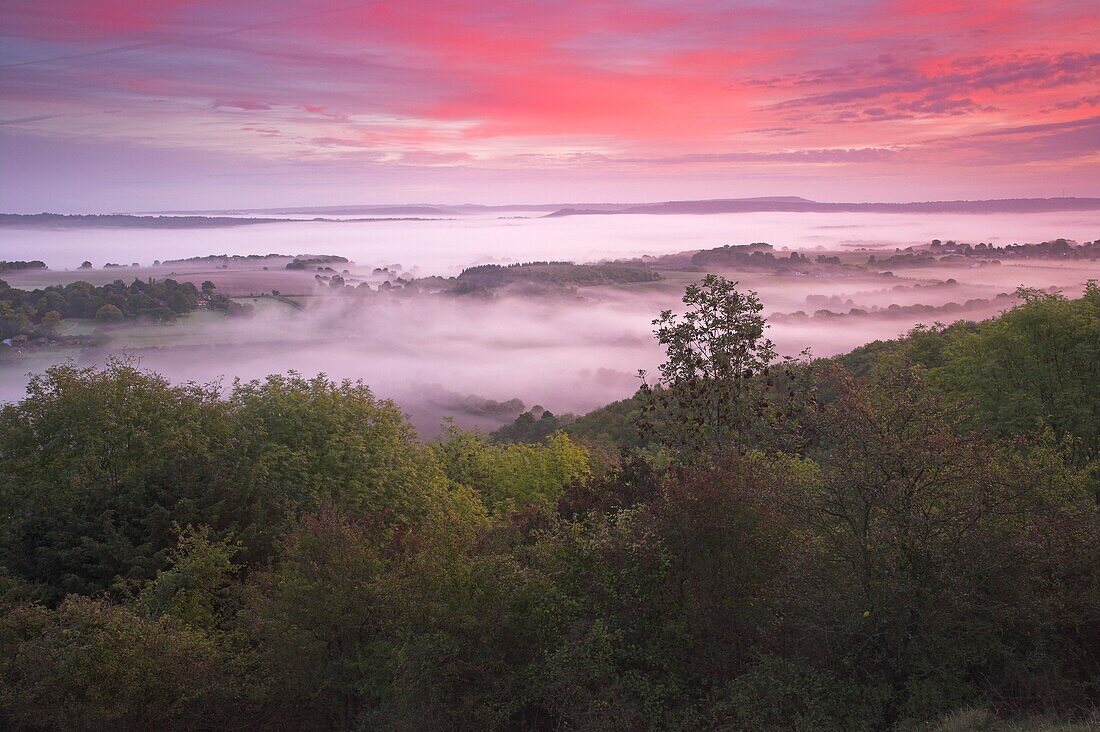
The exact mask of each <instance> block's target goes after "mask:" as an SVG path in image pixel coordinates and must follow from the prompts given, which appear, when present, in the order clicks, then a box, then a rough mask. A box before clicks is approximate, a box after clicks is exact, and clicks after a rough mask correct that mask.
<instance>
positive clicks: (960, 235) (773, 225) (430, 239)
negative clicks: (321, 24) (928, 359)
mask: <svg viewBox="0 0 1100 732" xmlns="http://www.w3.org/2000/svg"><path fill="white" fill-rule="evenodd" d="M515 216H517V217H503V218H502V217H497V216H495V215H493V216H467V217H459V218H454V219H434V220H424V221H396V220H376V221H356V222H304V223H299V222H286V223H275V224H257V225H253V226H240V227H228V228H223V229H183V230H178V229H177V230H164V229H98V230H96V229H70V230H63V229H62V230H46V231H43V230H32V229H0V259H42V260H45V261H46V263H47V264H48V265H50V267H51V268H53V269H75V268H76V267H78V266H79V265H80V263H81V262H82V261H84V260H85V259H89V260H91V261H92V263H93V264H95V265H96V266H99V265H100V264H102V263H104V262H121V263H123V264H130V263H131V262H140V263H142V264H150V263H151V262H152V261H153V260H155V259H160V260H165V259H182V258H185V257H194V256H202V255H206V254H222V253H228V254H267V253H270V252H281V253H286V254H300V253H303V252H311V253H324V254H340V255H342V256H345V257H348V258H349V259H352V260H354V261H356V262H358V263H359V264H361V265H368V264H370V265H372V266H377V265H379V264H389V263H393V262H399V263H401V264H403V265H405V266H406V267H411V266H414V265H415V266H418V267H419V268H420V269H421V271H423V272H425V273H428V274H455V273H456V272H457V271H458V270H459V269H461V268H463V267H467V266H469V265H471V264H484V263H486V262H521V261H530V260H532V259H557V260H574V261H577V262H592V261H597V260H600V259H605V258H606V259H619V258H623V257H635V256H640V255H642V254H668V253H671V252H678V251H684V250H687V249H709V248H710V247H715V246H720V245H722V244H747V243H750V242H756V241H763V242H768V243H770V244H772V245H774V246H775V247H776V248H777V249H778V248H780V247H783V246H788V247H790V248H792V249H813V248H815V247H822V248H825V249H837V248H852V247H858V246H868V247H879V246H887V247H889V248H893V247H895V246H900V247H903V248H904V247H906V246H909V245H911V244H926V243H928V242H929V241H931V240H932V239H937V238H938V239H945V240H946V239H956V240H958V241H969V242H978V241H984V242H993V243H994V244H997V245H1003V244H1010V243H1013V242H1037V241H1045V240H1049V239H1056V238H1058V237H1064V238H1067V239H1076V240H1078V241H1092V240H1093V239H1095V238H1097V237H1098V236H1100V211H1078V212H1063V213H1037V214H875V213H746V214H712V215H664V216H655V215H615V216H565V217H561V218H545V217H544V212H538V213H535V214H532V215H531V217H528V218H522V214H516V215H515Z"/></svg>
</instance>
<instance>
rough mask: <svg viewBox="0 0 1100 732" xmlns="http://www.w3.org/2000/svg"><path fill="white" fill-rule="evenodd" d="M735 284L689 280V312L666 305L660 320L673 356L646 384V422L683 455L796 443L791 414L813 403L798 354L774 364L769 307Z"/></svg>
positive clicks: (661, 337)
mask: <svg viewBox="0 0 1100 732" xmlns="http://www.w3.org/2000/svg"><path fill="white" fill-rule="evenodd" d="M736 286H737V283H736V282H730V281H729V280H727V279H725V278H723V277H720V276H718V275H713V274H708V275H706V276H705V277H704V278H703V280H702V282H701V283H699V284H691V285H688V287H687V289H686V291H685V293H684V298H683V302H684V305H685V306H686V308H687V309H686V311H685V312H684V313H683V315H676V314H674V313H673V312H672V311H671V310H666V311H665V312H663V313H661V317H660V318H658V319H656V320H654V321H653V325H655V326H657V327H656V329H655V330H654V331H653V332H654V335H656V337H657V342H658V343H660V345H661V346H662V347H663V348H664V349H665V351H666V353H667V360H666V361H665V362H664V363H663V364H661V377H660V379H659V380H658V383H657V384H656V386H655V387H653V388H651V387H650V386H649V385H648V384H645V383H643V389H642V404H643V409H642V412H641V415H640V417H639V424H640V427H641V429H642V431H643V434H647V435H649V436H651V437H653V438H655V439H656V440H657V441H659V442H660V443H661V444H663V445H664V446H666V447H667V448H669V449H670V450H672V451H673V452H674V453H675V454H676V455H677V456H678V457H679V458H680V459H685V460H691V459H697V458H699V457H705V456H706V455H707V454H709V453H710V452H712V451H718V452H722V451H724V450H728V449H730V448H731V447H732V448H734V449H739V450H745V449H748V447H749V445H750V444H752V443H756V444H757V445H759V444H761V443H762V442H766V441H775V443H776V446H779V444H780V443H781V442H782V443H785V442H788V441H790V440H792V439H793V440H794V441H795V443H797V441H798V436H797V435H796V434H794V433H789V432H788V430H787V427H788V426H789V425H794V426H797V425H798V422H797V421H795V420H793V419H792V416H793V415H795V414H797V413H799V412H801V411H803V410H804V409H805V408H806V407H807V406H808V405H809V404H810V403H811V402H812V398H813V397H812V393H811V392H810V390H809V389H808V385H804V384H803V383H802V382H804V381H806V377H807V376H808V375H809V371H808V369H807V368H806V367H804V366H803V367H800V365H799V364H797V363H796V362H795V361H793V360H791V359H784V361H783V363H782V365H781V366H777V365H775V361H776V352H775V347H774V345H773V344H772V342H771V341H770V340H768V339H767V338H765V337H764V329H765V328H766V327H767V324H766V323H765V321H764V318H763V317H762V316H761V315H760V311H761V310H762V309H763V307H764V306H763V305H762V304H761V303H760V300H759V298H757V296H756V293H755V292H751V291H750V292H747V293H742V292H740V291H738V290H737V287H736ZM641 375H642V376H643V378H644V376H645V373H644V372H643V373H642V374H641ZM784 433H787V434H784ZM783 447H788V445H785V444H784V445H783Z"/></svg>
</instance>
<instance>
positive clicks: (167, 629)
mask: <svg viewBox="0 0 1100 732" xmlns="http://www.w3.org/2000/svg"><path fill="white" fill-rule="evenodd" d="M0 651H2V653H0V657H2V658H3V659H4V660H3V661H0V669H2V674H3V676H2V680H3V684H2V689H0V706H2V708H3V710H4V712H5V714H6V721H7V723H8V724H9V725H11V728H14V729H71V730H101V729H122V730H135V731H136V730H143V729H164V730H186V729H200V728H215V727H218V726H220V725H222V724H224V723H226V722H227V721H229V720H231V719H232V718H233V716H234V715H233V712H232V710H233V704H232V702H231V699H232V697H233V688H232V685H231V679H230V678H228V677H227V675H226V674H225V673H224V667H223V665H222V663H221V658H220V657H219V653H218V649H217V648H216V647H215V646H214V644H213V643H211V642H210V640H209V639H207V638H206V637H204V636H203V635H202V634H201V633H198V632H195V631H193V630H190V629H188V628H185V627H182V626H179V625H177V624H175V623H174V622H172V621H171V620H170V619H168V618H160V619H149V618H145V617H142V616H140V615H137V614H135V613H134V612H133V611H131V610H130V609H128V608H125V607H121V606H117V605H111V604H109V603H108V602H107V601H105V600H100V599H91V598H86V597H79V596H73V597H71V598H69V599H67V600H65V601H64V602H63V603H62V604H61V605H60V606H59V607H58V608H57V609H56V610H55V611H48V610H46V609H44V608H41V607H34V606H27V607H20V608H17V609H15V610H14V611H12V612H10V613H8V614H7V615H6V616H5V617H4V618H3V620H2V621H0ZM226 713H228V716H227V714H226ZM238 721H239V720H238Z"/></svg>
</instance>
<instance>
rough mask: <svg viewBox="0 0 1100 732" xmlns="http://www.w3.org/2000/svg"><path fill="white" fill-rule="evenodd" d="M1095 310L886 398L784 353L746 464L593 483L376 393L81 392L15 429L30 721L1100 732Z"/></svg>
mask: <svg viewBox="0 0 1100 732" xmlns="http://www.w3.org/2000/svg"><path fill="white" fill-rule="evenodd" d="M711 284H712V285H713V286H714V287H716V288H718V290H719V291H720V293H719V295H720V296H719V297H718V299H717V302H727V303H734V301H735V300H736V298H734V297H733V295H732V293H731V292H730V291H729V290H728V289H726V285H728V283H726V284H725V285H723V284H722V283H720V282H712V283H711ZM722 292H725V293H726V294H728V295H729V299H725V295H722V294H721V293H722ZM703 294H704V293H697V295H698V297H699V298H702V297H703ZM710 294H713V293H710ZM710 294H707V295H706V296H707V297H709V296H710ZM1086 296H1087V297H1091V298H1095V297H1096V295H1095V294H1094V290H1093V289H1090V290H1089V291H1088V292H1087V293H1086ZM737 302H739V303H740V304H736V303H735V305H736V306H735V307H733V310H734V311H735V313H734V314H737V313H740V314H741V315H745V316H746V317H747V318H748V319H749V320H747V321H746V322H747V323H749V324H750V325H751V323H752V322H754V321H752V317H753V313H754V312H755V311H754V310H753V307H752V305H751V303H748V304H746V302H744V301H740V300H738V301H737ZM697 304H700V306H701V309H700V310H699V312H707V307H709V305H710V304H713V303H709V304H707V303H702V301H701V300H700V303H697ZM703 305H706V307H703ZM1093 307H1094V304H1092V303H1091V302H1090V303H1084V304H1082V303H1080V302H1076V301H1074V302H1070V301H1064V300H1061V299H1059V298H1049V297H1047V296H1042V297H1038V298H1033V300H1032V302H1029V303H1027V304H1025V305H1024V306H1023V307H1022V308H1020V309H1019V311H1013V313H1009V314H1008V315H1006V316H1004V317H1003V318H1002V319H1001V320H999V321H992V322H988V323H982V324H977V325H966V326H956V327H952V328H947V329H944V328H932V329H924V330H919V331H915V332H914V333H912V334H910V336H909V337H908V338H906V339H904V340H901V341H896V342H892V343H886V344H879V345H877V346H874V347H869V348H867V349H864V350H863V351H862V352H861V353H859V354H855V355H854V356H852V357H850V358H848V359H846V360H843V361H844V362H845V363H846V364H847V366H849V368H850V369H852V370H858V372H859V374H858V375H855V374H853V373H852V371H851V370H847V371H846V370H845V369H843V368H840V367H839V366H835V365H834V366H828V365H827V364H818V365H816V366H815V368H814V369H812V370H809V369H806V370H803V367H801V366H799V367H792V368H791V372H790V373H789V374H788V373H785V372H784V370H783V369H779V370H778V371H777V370H775V369H774V367H768V366H767V364H766V361H768V360H769V359H767V358H764V360H763V361H760V362H758V363H757V366H756V367H759V368H760V369H761V374H763V375H764V378H765V380H764V383H763V384H762V385H761V390H760V391H759V392H755V391H753V390H754V389H756V388H757V386H756V385H753V386H751V387H748V388H744V389H743V392H745V393H750V394H755V395H756V396H759V395H763V398H765V400H767V399H772V398H774V397H773V396H769V395H778V396H779V401H780V402H781V403H782V405H783V408H772V407H769V408H767V409H757V408H755V407H754V408H752V409H748V410H746V411H744V412H740V413H739V414H740V416H739V417H738V420H739V421H735V423H733V424H726V425H725V426H723V427H722V430H723V432H722V434H723V435H734V434H735V433H736V434H737V440H736V441H734V440H733V439H725V438H723V439H721V440H710V439H709V438H708V440H707V441H705V442H704V441H700V442H699V443H695V445H693V448H692V450H691V451H690V452H688V453H680V454H678V455H676V454H674V455H673V457H672V458H671V459H669V457H668V455H669V453H662V452H659V451H657V450H655V449H654V447H653V445H651V446H650V448H649V449H646V450H633V451H625V452H623V453H622V454H620V455H619V457H618V459H617V461H616V462H615V464H614V465H613V466H612V467H610V468H609V469H606V470H601V471H598V472H596V473H595V474H592V471H591V469H590V459H591V453H590V452H589V450H588V449H586V448H584V447H582V446H581V445H579V444H578V443H577V442H574V441H573V438H572V437H571V436H567V435H566V434H565V433H563V432H560V431H555V432H553V433H551V434H549V435H547V436H546V437H545V442H544V443H533V444H514V443H505V444H497V443H492V442H489V441H488V440H487V439H486V438H484V437H483V436H481V435H478V434H468V433H463V432H461V431H459V430H457V429H454V428H451V429H449V430H448V431H447V433H446V435H445V438H444V440H443V441H442V442H440V443H438V444H433V445H425V444H423V443H421V442H420V441H419V440H418V439H417V438H416V435H415V434H414V433H413V431H412V429H411V427H410V426H409V425H408V423H407V422H406V421H405V419H404V418H403V417H402V415H401V413H400V411H399V410H398V409H397V407H396V406H395V405H393V404H392V403H390V402H388V401H384V400H379V399H377V398H376V397H375V396H374V395H373V394H372V393H371V392H370V390H369V389H367V388H366V387H365V386H364V385H362V384H360V383H353V382H341V383H333V382H331V381H329V380H328V379H326V378H324V377H323V376H321V377H317V378H314V379H305V378H303V377H301V376H299V375H297V374H293V373H291V374H288V375H285V376H272V377H268V378H267V379H264V380H261V381H254V382H248V383H236V384H234V385H233V386H232V388H230V389H229V390H228V393H223V390H222V389H220V388H219V387H218V386H216V385H214V386H197V385H194V384H189V385H182V386H173V385H171V384H168V383H167V382H165V381H164V380H163V379H161V378H160V377H158V376H156V375H154V374H149V373H145V372H142V371H140V370H138V369H135V368H133V367H132V365H129V364H126V363H113V364H110V365H109V366H108V367H107V368H106V369H102V370H98V369H79V368H76V367H73V366H64V367H58V368H55V369H51V370H50V371H48V372H47V373H46V374H45V375H42V376H39V377H36V378H35V379H34V380H32V383H31V386H30V389H29V391H28V394H27V397H26V398H25V399H23V400H22V401H20V402H18V403H15V404H11V405H8V406H6V407H4V408H3V409H2V410H0V516H2V517H3V519H2V522H0V726H3V727H4V728H10V729H16V730H38V729H54V728H65V729H88V730H96V729H105V728H119V729H127V730H129V729H134V730H137V729H149V728H155V729H223V728H226V729H243V728H253V727H261V728H264V729H288V730H289V729H333V730H355V729H407V730H413V729H417V730H419V729H479V730H480V729H489V730H491V729H502V730H503V729H507V730H529V731H535V730H580V729H584V730H609V731H610V730H621V729H637V730H650V729H652V730H710V729H723V730H757V729H784V730H787V729H789V730H832V729H835V730H848V729H864V730H880V729H882V730H886V729H894V730H898V731H899V732H904V731H906V730H915V729H941V730H944V731H945V732H946V731H947V730H955V729H987V730H1005V732H1011V731H1013V730H1017V729H1021V730H1022V729H1027V728H1038V729H1048V728H1049V729H1052V730H1054V729H1065V730H1071V729H1086V728H1091V727H1094V726H1095V719H1096V718H1095V714H1093V715H1092V716H1089V711H1088V710H1090V709H1095V708H1096V707H1097V704H1098V703H1100V685H1098V683H1097V678H1098V676H1097V672H1096V671H1097V669H1098V668H1100V554H1098V553H1097V551H1096V547H1097V546H1100V512H1098V510H1097V502H1096V500H1095V497H1094V494H1093V493H1092V490H1093V489H1094V485H1095V473H1094V472H1092V471H1093V467H1094V463H1093V462H1091V459H1090V458H1089V453H1088V452H1087V451H1083V450H1085V447H1084V438H1086V437H1087V436H1088V435H1089V434H1090V433H1089V432H1088V430H1089V429H1090V427H1089V425H1090V424H1091V423H1090V422H1089V421H1088V419H1087V418H1086V417H1087V415H1088V409H1090V408H1091V409H1093V410H1095V408H1096V404H1097V394H1096V391H1095V389H1093V388H1091V387H1092V384H1090V383H1086V382H1085V381H1084V380H1082V379H1078V375H1079V374H1078V371H1079V370H1080V369H1085V370H1086V373H1089V372H1088V371H1087V370H1088V369H1089V368H1090V367H1091V364H1089V363H1087V362H1085V361H1084V360H1082V359H1083V358H1084V356H1085V355H1088V354H1089V353H1091V351H1090V350H1089V349H1091V348H1093V347H1094V345H1095V344H1094V343H1093V341H1091V340H1090V339H1091V338H1092V337H1093V335H1094V331H1093V330H1091V328H1093V326H1094V321H1093V320H1092V317H1093V315H1092V313H1093V311H1092V310H1090V308H1093ZM1021 311H1022V312H1021ZM683 322H684V321H680V320H678V319H677V320H675V323H671V324H669V327H671V328H673V331H669V332H668V335H669V338H670V339H671V340H670V341H669V342H670V343H671V344H673V345H675V346H676V348H674V349H673V352H674V353H676V354H677V356H676V358H677V359H678V361H679V362H680V364H681V366H685V367H692V364H694V366H693V367H692V368H694V369H695V370H694V372H692V371H684V372H682V373H681V372H675V370H674V373H673V377H675V378H679V377H678V376H676V374H678V373H680V374H681V375H682V376H684V378H685V379H687V380H688V381H691V380H696V381H700V380H701V381H703V383H704V384H706V386H708V387H709V386H712V384H711V383H710V382H711V381H715V380H725V379H734V380H735V379H736V378H737V377H736V376H735V374H736V373H737V372H736V371H730V372H728V373H721V372H719V371H716V370H715V366H714V364H715V363H717V364H728V363H731V362H734V361H736V354H737V353H738V351H737V348H738V347H740V346H745V344H746V343H750V342H751V341H752V337H751V336H752V334H753V333H756V331H755V330H754V329H753V328H754V327H755V326H753V328H749V329H748V331H746V333H747V334H748V335H747V337H746V338H735V339H734V341H731V342H729V343H726V345H720V347H719V349H718V352H720V353H722V352H725V351H724V350H723V349H726V348H727V346H728V348H729V349H730V351H729V352H730V353H733V354H734V355H733V356H730V357H728V358H727V357H725V356H723V357H722V358H720V359H718V360H717V361H715V362H710V361H707V358H706V356H707V355H708V354H710V355H712V354H713V353H715V351H714V350H713V349H711V347H710V346H706V347H705V349H704V350H699V351H697V350H695V349H694V347H693V346H691V344H692V343H693V342H694V343H697V344H698V343H710V342H712V341H710V340H707V339H708V338H710V337H711V336H710V334H709V326H706V327H704V326H703V325H700V323H701V322H702V321H697V322H696V325H695V326H693V327H697V328H698V329H700V330H697V331H693V332H688V329H684V328H681V327H680V326H681V325H682V324H683ZM689 322H690V321H689ZM722 322H724V321H722ZM704 331H706V332H704ZM731 332H732V331H731ZM688 336H691V337H692V338H694V337H695V336H698V337H699V338H702V339H703V340H700V341H692V340H691V338H689V337H688ZM713 342H715V343H719V344H721V343H723V341H721V340H714V341H713ZM738 344H740V346H739V345H738ZM685 348H686V349H687V350H684V349H685ZM749 350H750V351H752V349H751V348H750V349H749ZM763 350H766V349H763ZM1007 351H1013V358H1015V359H1017V360H1015V361H1010V362H1009V363H1011V364H1013V365H1012V367H1011V368H1008V367H1001V366H989V364H988V363H987V362H986V361H985V360H982V359H983V358H988V359H991V360H992V361H993V362H994V364H999V363H1000V361H998V359H1001V358H1002V357H1004V354H1005V353H1006V352H1007ZM975 352H977V353H981V354H984V356H983V357H982V358H978V360H976V361H968V359H970V358H971V354H972V353H975ZM760 353H762V349H756V350H755V351H752V353H751V354H750V357H752V356H753V354H755V355H756V356H759V355H760ZM1082 354H1084V355H1082ZM699 358H702V359H703V361H707V364H706V365H704V364H703V361H700V360H698V359H699ZM975 358H977V357H975ZM965 363H970V367H972V368H987V367H988V368H990V369H991V370H990V371H989V372H987V373H986V375H985V379H988V380H989V381H990V382H991V383H992V384H1000V385H1001V391H1002V392H1003V394H1004V395H1006V397H1007V398H1011V399H1016V400H1020V405H1019V406H1017V407H1014V408H1013V409H1004V410H999V409H997V408H996V407H997V404H996V403H995V401H994V399H993V393H992V392H989V393H988V394H987V393H986V392H985V391H984V390H985V389H987V388H992V387H987V385H986V384H985V383H984V382H983V379H976V380H975V379H972V378H971V375H970V371H968V370H967V369H963V370H962V371H961V372H960V371H959V370H958V369H960V368H962V366H961V364H965ZM983 364H984V365H983ZM1067 364H1068V365H1067ZM1048 365H1049V366H1050V368H1052V369H1054V370H1055V371H1054V373H1055V374H1056V375H1055V376H1051V378H1050V379H1049V380H1046V381H1044V380H1043V379H1045V378H1046V377H1045V375H1044V374H1042V373H1039V372H1038V371H1036V372H1035V378H1036V379H1039V380H1040V381H1041V383H1040V384H1039V385H1038V386H1035V387H1033V386H1032V385H1030V384H1028V383H1020V384H1018V385H1016V386H1014V385H1013V383H1012V379H1013V376H1012V374H1013V373H1015V370H1017V369H1021V368H1023V369H1025V370H1026V369H1042V368H1046V366H1048ZM756 367H753V368H756ZM765 368H770V369H771V371H770V372H769V373H767V374H764V373H763V370H764V369H765ZM706 369H711V371H710V372H709V373H711V374H714V373H719V376H720V378H718V379H716V378H715V377H713V376H699V374H700V370H703V373H707V372H706V371H705V370H706ZM1058 369H1062V370H1061V371H1059V370H1058ZM692 373H694V376H692ZM1029 373H1030V372H1029ZM756 378H757V377H756V376H753V377H744V375H742V377H741V382H742V384H741V386H739V387H738V388H739V389H741V388H742V387H744V386H745V382H747V381H752V380H754V379H756ZM768 378H770V379H772V380H773V383H772V384H770V385H769V384H767V381H766V379H768ZM810 386H812V387H813V388H809V387H810ZM662 388H663V389H667V390H668V391H672V390H673V388H674V387H672V386H668V387H662ZM723 388H724V387H723ZM701 393H702V395H703V397H704V398H703V400H702V401H701V402H699V404H702V405H703V407H706V406H707V405H711V406H713V405H714V404H716V403H718V402H717V401H716V399H717V398H718V397H716V396H715V395H714V394H707V393H706V390H705V389H704V390H702V392H701ZM792 393H793V394H794V397H791V396H790V395H791V394H792ZM1069 394H1072V395H1075V398H1076V399H1078V400H1080V401H1081V402H1082V404H1081V405H1076V406H1080V407H1081V409H1078V410H1073V409H1068V408H1066V407H1065V406H1064V404H1065V403H1064V401H1062V400H1063V399H1065V398H1067V396H1066V395H1069ZM818 395H820V398H818ZM719 396H721V394H720V395H719ZM743 396H744V394H740V395H738V396H737V399H741V398H742V397H743ZM754 398H755V397H754ZM708 400H709V401H708ZM641 403H642V400H641V397H636V398H634V399H631V400H626V401H624V402H622V403H619V404H618V405H611V407H609V408H608V409H606V410H603V411H602V413H600V414H599V417H598V418H593V419H589V417H585V418H581V419H580V420H577V422H574V423H573V424H572V425H569V428H570V429H574V428H575V427H576V425H577V424H578V423H583V422H584V421H585V420H587V421H588V426H589V427H591V429H592V430H593V431H595V430H597V429H598V430H600V431H601V432H602V433H604V434H611V433H618V431H619V430H623V429H625V427H624V424H625V421H626V415H630V414H631V412H632V411H634V410H636V409H638V408H639V406H640V405H641ZM670 403H671V404H674V405H677V406H683V405H689V406H690V405H696V404H697V403H696V402H686V401H683V400H680V401H676V402H670ZM731 403H733V404H735V405H736V404H740V402H738V401H736V400H734V401H731ZM750 406H751V404H750ZM1029 410H1030V411H1029ZM692 415H693V412H691V411H690V410H689V411H685V412H680V413H679V418H681V419H684V418H693V417H692ZM779 415H782V416H783V419H789V420H790V421H791V422H794V423H795V424H793V425H791V426H788V425H785V424H780V423H779V419H778V416H779ZM1032 417H1034V418H1032ZM1014 420H1020V421H1019V422H1017V421H1014ZM705 421H706V420H705V419H704V422H705ZM532 422H537V420H534V419H533V415H532ZM531 427H532V425H531V424H527V425H526V428H531ZM682 429H685V430H686V429H688V428H682ZM792 435H793V436H794V437H791V436H792ZM577 439H581V438H579V437H578V438H577ZM105 591H106V592H105ZM1033 715H1040V716H1039V717H1035V716H1033ZM1055 719H1063V720H1064V724H1059V723H1057V722H1056V721H1054V720H1055ZM1075 720H1076V721H1075ZM1078 722H1079V724H1078ZM1028 725H1032V727H1029V726H1028ZM1075 725H1077V726H1075Z"/></svg>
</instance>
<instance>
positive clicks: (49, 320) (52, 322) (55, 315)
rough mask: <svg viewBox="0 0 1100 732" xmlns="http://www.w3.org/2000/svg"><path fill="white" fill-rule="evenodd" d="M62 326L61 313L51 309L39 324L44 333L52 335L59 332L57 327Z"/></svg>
mask: <svg viewBox="0 0 1100 732" xmlns="http://www.w3.org/2000/svg"><path fill="white" fill-rule="evenodd" d="M60 326H61V313H59V312H57V311H56V310H50V311H48V312H47V313H46V314H45V315H43V316H42V321H41V322H40V323H39V324H38V327H39V329H40V330H41V331H42V333H43V334H44V335H48V336H52V335H56V334H57V329H58V328H59V327H60Z"/></svg>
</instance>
